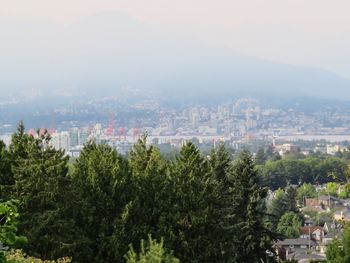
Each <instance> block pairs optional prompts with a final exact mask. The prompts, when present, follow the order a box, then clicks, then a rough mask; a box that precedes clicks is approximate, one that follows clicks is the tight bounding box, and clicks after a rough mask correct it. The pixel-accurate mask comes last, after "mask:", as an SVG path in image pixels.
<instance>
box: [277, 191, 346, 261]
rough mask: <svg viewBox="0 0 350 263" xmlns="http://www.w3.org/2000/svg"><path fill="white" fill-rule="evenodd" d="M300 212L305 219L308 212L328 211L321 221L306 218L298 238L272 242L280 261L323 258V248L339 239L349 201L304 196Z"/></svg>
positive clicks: (324, 254)
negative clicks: (325, 217)
mask: <svg viewBox="0 0 350 263" xmlns="http://www.w3.org/2000/svg"><path fill="white" fill-rule="evenodd" d="M301 211H302V213H304V214H305V217H306V218H307V212H310V211H313V212H315V213H318V214H319V215H322V213H329V214H330V215H331V218H327V219H323V220H324V222H321V223H320V222H316V221H315V220H314V219H311V218H309V219H307V220H306V221H305V225H304V226H302V227H301V228H300V231H299V232H300V234H299V237H297V238H287V239H284V240H279V241H278V242H276V244H275V246H274V247H275V249H276V251H277V254H278V256H279V258H280V259H282V260H288V259H294V260H297V261H298V262H310V260H315V261H325V259H326V251H327V247H328V246H329V245H330V244H331V242H332V241H333V240H335V239H338V240H339V239H341V238H342V232H343V226H344V222H350V201H349V200H344V199H340V198H337V197H334V196H331V195H320V196H318V197H315V198H304V201H303V204H302V208H301ZM321 221H322V220H321Z"/></svg>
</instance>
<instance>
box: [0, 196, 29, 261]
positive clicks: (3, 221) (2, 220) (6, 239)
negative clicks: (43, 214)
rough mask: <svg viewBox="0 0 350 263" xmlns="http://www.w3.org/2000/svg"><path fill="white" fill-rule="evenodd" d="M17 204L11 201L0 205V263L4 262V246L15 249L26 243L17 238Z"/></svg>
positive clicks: (19, 237) (23, 239) (25, 240)
mask: <svg viewBox="0 0 350 263" xmlns="http://www.w3.org/2000/svg"><path fill="white" fill-rule="evenodd" d="M17 206H18V202H17V201H14V200H11V201H7V202H3V203H0V262H6V257H5V253H4V251H5V250H4V249H5V248H6V246H9V247H12V248H13V247H17V246H19V245H23V244H24V243H26V242H27V239H26V238H25V237H23V236H17V225H18V219H19V213H18V212H17Z"/></svg>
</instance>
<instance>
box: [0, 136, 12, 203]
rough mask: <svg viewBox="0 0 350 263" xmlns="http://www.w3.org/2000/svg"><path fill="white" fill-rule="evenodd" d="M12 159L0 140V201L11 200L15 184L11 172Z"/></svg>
mask: <svg viewBox="0 0 350 263" xmlns="http://www.w3.org/2000/svg"><path fill="white" fill-rule="evenodd" d="M11 165H12V158H11V155H10V153H9V152H8V150H7V149H6V145H5V143H4V142H3V141H1V140H0V201H1V200H3V201H7V200H10V199H11V194H12V188H13V185H14V183H15V181H14V178H13V174H12V170H11Z"/></svg>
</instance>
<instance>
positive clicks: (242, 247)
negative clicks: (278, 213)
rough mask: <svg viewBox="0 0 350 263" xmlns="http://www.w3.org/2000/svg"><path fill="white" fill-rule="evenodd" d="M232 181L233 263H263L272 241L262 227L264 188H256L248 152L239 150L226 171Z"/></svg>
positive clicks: (264, 213)
mask: <svg viewBox="0 0 350 263" xmlns="http://www.w3.org/2000/svg"><path fill="white" fill-rule="evenodd" d="M230 177H231V178H230V179H231V181H232V188H231V194H232V208H233V213H232V218H231V222H232V223H231V225H232V228H231V229H230V232H231V233H232V240H233V241H232V243H233V245H232V251H233V253H232V254H233V257H232V261H233V262H246V263H249V262H252V263H253V262H254V263H255V262H263V261H264V260H265V259H266V251H267V250H269V249H271V242H272V241H273V240H274V239H275V238H276V235H275V233H272V232H271V231H270V230H269V229H268V228H267V226H266V223H265V218H266V205H265V198H266V196H267V189H265V188H261V187H260V186H259V185H258V182H259V176H258V173H257V171H256V170H255V168H254V161H253V160H252V156H251V154H250V153H249V152H247V151H243V152H242V153H241V154H240V156H239V158H238V160H236V162H235V163H234V165H233V166H232V168H231V169H230Z"/></svg>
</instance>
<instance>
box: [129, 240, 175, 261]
mask: <svg viewBox="0 0 350 263" xmlns="http://www.w3.org/2000/svg"><path fill="white" fill-rule="evenodd" d="M125 258H126V262H127V263H179V262H180V261H179V260H178V259H177V258H176V257H174V256H173V253H172V252H168V251H167V250H166V249H165V248H164V242H163V239H161V241H160V243H158V242H157V241H156V240H154V239H152V238H151V236H150V235H149V236H148V242H147V243H146V244H145V242H144V240H143V239H142V240H141V251H140V253H139V254H137V253H136V252H135V250H134V248H133V247H132V246H130V250H129V252H128V253H127V255H126V256H125Z"/></svg>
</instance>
